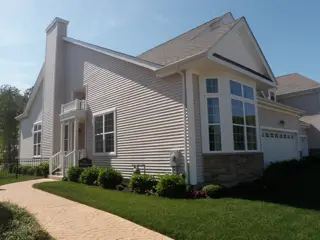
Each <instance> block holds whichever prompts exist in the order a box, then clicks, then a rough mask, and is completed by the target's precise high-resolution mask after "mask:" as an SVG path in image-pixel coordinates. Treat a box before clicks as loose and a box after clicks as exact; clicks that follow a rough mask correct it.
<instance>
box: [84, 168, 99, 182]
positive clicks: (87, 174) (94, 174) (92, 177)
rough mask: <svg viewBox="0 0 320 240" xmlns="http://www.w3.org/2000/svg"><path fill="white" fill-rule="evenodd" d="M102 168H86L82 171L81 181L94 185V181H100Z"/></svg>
mask: <svg viewBox="0 0 320 240" xmlns="http://www.w3.org/2000/svg"><path fill="white" fill-rule="evenodd" d="M100 170H101V169H100V168H98V167H95V166H93V167H89V168H86V169H85V170H84V171H83V172H82V173H81V175H80V179H79V181H80V182H81V183H84V184H87V185H94V183H95V182H96V181H98V176H99V173H100Z"/></svg>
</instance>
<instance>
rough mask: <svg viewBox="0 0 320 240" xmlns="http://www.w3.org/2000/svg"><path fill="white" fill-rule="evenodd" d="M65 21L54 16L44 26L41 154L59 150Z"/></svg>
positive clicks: (66, 23)
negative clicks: (49, 22) (46, 25)
mask: <svg viewBox="0 0 320 240" xmlns="http://www.w3.org/2000/svg"><path fill="white" fill-rule="evenodd" d="M68 23H69V22H68V21H66V20H64V19H61V18H55V19H54V20H53V21H52V23H51V24H50V25H49V26H48V27H47V28H46V50H45V76H44V81H43V94H44V95H43V99H44V101H43V118H42V119H43V122H42V124H43V125H42V126H43V133H42V134H43V135H42V136H43V137H42V153H41V154H42V156H43V157H51V156H52V155H53V154H55V153H57V152H59V151H60V144H59V141H60V117H59V114H60V109H61V104H62V103H64V96H65V94H64V88H63V82H64V81H65V54H66V53H65V52H66V51H65V47H66V46H65V45H66V44H65V43H64V40H63V37H66V36H67V27H68Z"/></svg>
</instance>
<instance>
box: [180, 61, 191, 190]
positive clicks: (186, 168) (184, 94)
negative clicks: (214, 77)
mask: <svg viewBox="0 0 320 240" xmlns="http://www.w3.org/2000/svg"><path fill="white" fill-rule="evenodd" d="M177 68H178V71H177V72H178V73H179V74H180V75H181V80H182V104H183V131H184V172H185V174H186V181H187V184H189V183H190V174H189V162H188V157H187V151H188V147H187V115H186V107H187V88H186V72H185V71H182V70H181V69H180V68H179V66H177Z"/></svg>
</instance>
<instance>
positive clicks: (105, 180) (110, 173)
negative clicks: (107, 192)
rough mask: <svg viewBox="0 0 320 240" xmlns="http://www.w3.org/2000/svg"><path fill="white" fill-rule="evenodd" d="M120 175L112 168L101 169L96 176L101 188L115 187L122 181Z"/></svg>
mask: <svg viewBox="0 0 320 240" xmlns="http://www.w3.org/2000/svg"><path fill="white" fill-rule="evenodd" d="M122 179H123V178H122V175H121V173H120V172H119V171H118V170H115V169H113V168H106V169H102V170H101V171H100V173H99V176H98V184H99V186H101V187H103V188H110V189H115V188H116V186H117V185H119V184H121V182H122Z"/></svg>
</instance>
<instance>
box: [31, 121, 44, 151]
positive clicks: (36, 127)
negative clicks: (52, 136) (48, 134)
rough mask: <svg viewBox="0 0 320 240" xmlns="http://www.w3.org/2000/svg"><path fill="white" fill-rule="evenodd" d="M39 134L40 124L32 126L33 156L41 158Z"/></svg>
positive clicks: (40, 130)
mask: <svg viewBox="0 0 320 240" xmlns="http://www.w3.org/2000/svg"><path fill="white" fill-rule="evenodd" d="M41 132H42V124H41V122H38V123H35V124H33V156H34V157H40V156H41Z"/></svg>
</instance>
